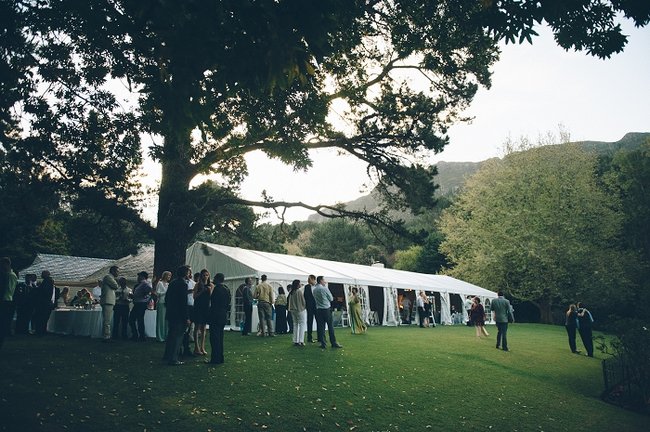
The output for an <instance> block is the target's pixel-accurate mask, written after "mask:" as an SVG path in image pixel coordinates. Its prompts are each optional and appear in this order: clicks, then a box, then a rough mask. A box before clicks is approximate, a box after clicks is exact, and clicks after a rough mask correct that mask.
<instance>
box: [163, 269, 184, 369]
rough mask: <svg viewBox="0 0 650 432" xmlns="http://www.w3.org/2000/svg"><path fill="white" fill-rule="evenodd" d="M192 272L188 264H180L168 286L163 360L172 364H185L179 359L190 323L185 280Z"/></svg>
mask: <svg viewBox="0 0 650 432" xmlns="http://www.w3.org/2000/svg"><path fill="white" fill-rule="evenodd" d="M190 272H191V270H190V268H189V267H188V266H186V265H184V266H180V267H179V268H178V270H176V274H175V275H174V276H175V277H174V280H173V281H171V283H170V284H169V287H168V288H167V294H165V308H166V311H167V321H168V322H169V332H168V334H167V340H166V343H165V354H164V356H163V360H164V361H166V362H168V363H169V364H170V365H172V366H177V365H182V364H183V362H182V361H179V360H178V354H179V352H180V349H181V344H182V342H183V335H184V334H185V328H186V327H187V326H188V325H189V324H190V318H189V313H188V310H187V283H186V282H185V278H186V277H187V275H188V274H189V273H190Z"/></svg>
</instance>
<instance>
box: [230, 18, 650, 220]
mask: <svg viewBox="0 0 650 432" xmlns="http://www.w3.org/2000/svg"><path fill="white" fill-rule="evenodd" d="M623 29H624V33H625V34H626V35H628V36H629V39H628V45H627V46H626V48H625V50H624V51H623V52H622V53H620V54H615V55H613V56H612V57H610V58H609V59H605V60H600V59H598V58H595V57H592V56H589V55H588V54H586V53H584V52H573V51H571V52H567V51H565V50H563V49H562V48H560V47H559V46H557V45H556V44H555V41H554V40H553V37H552V35H551V33H550V31H548V30H547V29H544V28H542V29H537V30H538V32H539V33H540V37H538V38H536V39H533V44H532V45H530V44H528V43H526V44H524V45H512V44H510V45H503V46H502V54H501V58H500V60H499V61H498V63H497V64H496V65H495V66H494V67H493V68H492V70H493V75H492V87H491V88H490V89H484V88H481V89H480V90H479V91H478V93H477V95H476V96H475V98H474V101H473V102H472V104H471V106H470V107H469V109H468V110H467V111H465V113H464V115H465V116H471V117H473V118H474V120H473V121H472V122H471V123H470V124H458V125H455V126H453V127H452V128H451V129H450V131H449V138H450V144H448V145H447V147H446V148H445V149H444V151H443V152H442V153H440V154H437V155H432V157H431V160H430V162H431V163H436V162H439V161H461V162H462V161H472V162H477V161H482V160H485V159H488V158H491V157H495V156H502V147H503V144H504V142H505V141H506V140H507V139H508V138H511V139H513V140H517V139H518V138H520V137H528V138H530V139H531V140H533V141H536V140H537V138H538V137H539V136H542V135H546V134H548V133H549V132H550V133H554V134H556V135H557V134H558V132H559V129H560V128H562V129H564V130H565V131H567V132H569V134H570V139H571V141H583V140H594V141H608V142H613V141H618V140H619V139H621V138H622V137H623V135H625V133H627V132H649V131H650V26H646V27H645V28H643V29H636V28H635V27H634V26H633V25H632V24H629V23H623ZM312 154H313V159H314V161H315V163H314V167H313V168H312V169H311V170H309V171H308V172H307V173H303V172H294V171H293V170H292V168H291V167H287V166H285V165H283V164H282V163H281V162H278V161H274V160H269V159H268V158H266V156H265V155H263V154H262V153H261V152H256V153H252V154H249V155H248V156H247V161H248V163H249V172H250V175H249V177H248V178H247V179H246V180H245V182H244V183H243V185H242V195H243V197H244V198H247V199H252V200H260V198H261V191H262V190H266V191H267V193H268V195H270V196H271V197H272V198H273V199H275V200H283V201H285V200H286V201H302V202H305V203H308V204H312V205H313V204H334V203H337V202H347V201H351V200H354V199H356V198H359V197H360V196H362V195H365V194H367V193H368V192H369V190H371V189H372V184H368V183H369V180H368V178H367V175H366V169H365V164H363V163H361V162H359V161H357V160H356V159H355V158H353V157H350V156H341V155H338V154H337V153H336V151H333V150H319V151H315V152H314V153H312ZM311 213H312V212H311V211H309V210H305V209H300V208H293V209H288V210H287V212H286V214H285V217H286V220H287V221H288V222H293V221H296V220H304V219H306V218H307V217H308V216H309V215H310V214H311ZM264 220H265V221H268V222H271V223H277V222H278V219H277V218H276V217H275V216H273V215H272V214H271V215H270V216H268V217H265V218H264Z"/></svg>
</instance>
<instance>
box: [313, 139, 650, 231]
mask: <svg viewBox="0 0 650 432" xmlns="http://www.w3.org/2000/svg"><path fill="white" fill-rule="evenodd" d="M647 140H650V132H628V133H626V134H625V135H624V136H623V138H621V139H620V140H618V141H612V142H609V141H592V140H587V141H575V142H574V143H577V144H580V145H582V146H583V147H584V148H585V149H587V150H589V151H595V152H597V153H600V154H612V155H613V154H614V153H616V152H617V151H619V150H628V151H629V150H634V149H636V148H638V147H640V146H641V145H642V144H643V143H644V142H645V141H647ZM559 145H562V144H559ZM491 159H493V158H490V159H485V160H482V161H479V162H446V161H440V162H438V163H437V164H436V167H437V168H438V174H437V175H436V176H435V180H436V183H437V184H438V186H439V187H438V190H437V191H436V196H438V197H443V196H447V195H451V194H454V193H455V192H457V191H458V190H459V189H460V188H461V187H462V186H463V184H464V183H465V180H466V179H467V178H468V177H470V176H471V175H472V174H474V173H475V172H476V171H477V170H478V169H479V168H480V167H481V165H482V164H483V163H485V162H486V161H488V160H491ZM377 195H378V194H377V193H376V192H375V191H371V192H370V193H369V194H366V195H364V196H361V197H359V198H357V199H355V200H352V201H348V202H346V203H343V205H344V207H345V208H346V209H348V210H353V211H359V210H364V209H365V210H369V211H372V210H374V209H376V208H377V207H378V206H379V199H378V197H377ZM400 214H402V213H400ZM326 219H327V218H325V217H323V216H320V215H318V214H316V213H314V214H312V215H310V216H308V218H307V220H308V221H311V222H322V221H323V220H326Z"/></svg>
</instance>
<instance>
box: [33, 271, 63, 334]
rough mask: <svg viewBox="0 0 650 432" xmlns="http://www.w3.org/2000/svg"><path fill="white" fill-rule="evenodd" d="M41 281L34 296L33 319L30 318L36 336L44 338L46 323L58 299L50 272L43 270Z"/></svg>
mask: <svg viewBox="0 0 650 432" xmlns="http://www.w3.org/2000/svg"><path fill="white" fill-rule="evenodd" d="M41 279H42V280H41V283H40V284H39V285H38V288H36V293H35V296H34V317H33V318H32V322H33V324H34V327H35V328H34V331H35V333H36V335H37V336H44V335H45V334H46V333H47V322H48V320H49V319H50V313H52V309H54V305H56V299H57V297H58V292H57V291H58V288H57V287H55V286H54V279H52V276H51V275H50V272H49V271H47V270H43V272H42V273H41Z"/></svg>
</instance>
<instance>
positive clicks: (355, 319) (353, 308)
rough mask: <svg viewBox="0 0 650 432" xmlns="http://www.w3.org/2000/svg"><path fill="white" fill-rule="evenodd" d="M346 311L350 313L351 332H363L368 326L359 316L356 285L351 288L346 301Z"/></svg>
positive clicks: (359, 309)
mask: <svg viewBox="0 0 650 432" xmlns="http://www.w3.org/2000/svg"><path fill="white" fill-rule="evenodd" d="M348 313H349V314H350V328H351V330H352V334H361V333H365V332H366V330H367V329H368V327H367V326H366V323H364V322H363V319H362V318H361V301H360V300H359V291H358V290H357V288H356V287H354V288H352V296H351V297H350V302H349V303H348Z"/></svg>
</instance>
